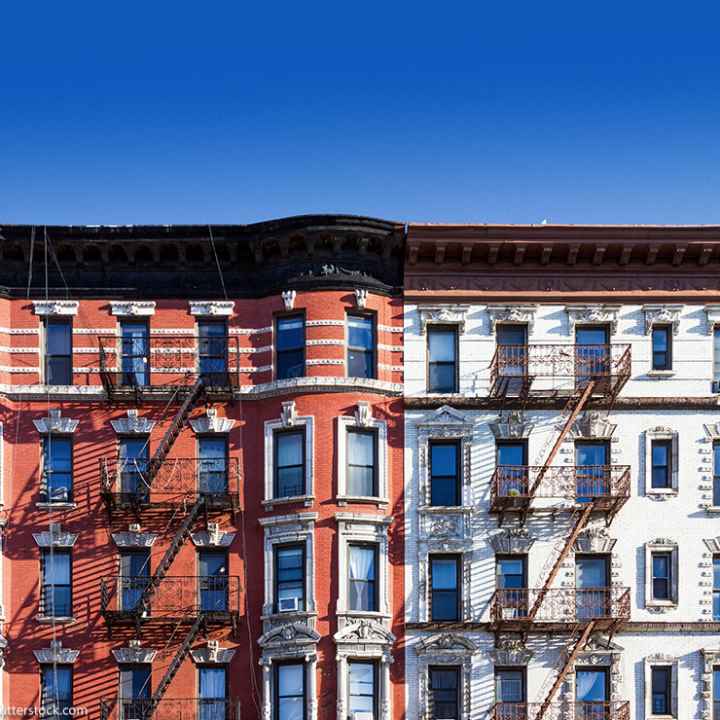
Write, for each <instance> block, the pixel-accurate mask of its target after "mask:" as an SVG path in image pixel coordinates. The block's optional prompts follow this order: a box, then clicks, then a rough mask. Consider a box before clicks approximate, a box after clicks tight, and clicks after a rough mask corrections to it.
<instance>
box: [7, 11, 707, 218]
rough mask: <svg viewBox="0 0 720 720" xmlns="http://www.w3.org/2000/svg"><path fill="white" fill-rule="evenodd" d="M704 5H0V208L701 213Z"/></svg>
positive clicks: (125, 212)
mask: <svg viewBox="0 0 720 720" xmlns="http://www.w3.org/2000/svg"><path fill="white" fill-rule="evenodd" d="M12 6H15V7H12ZM719 14H720V12H719V11H718V10H717V9H714V8H713V3H710V2H708V3H678V2H676V3H672V4H671V3H663V2H659V1H658V2H653V3H650V2H645V1H644V0H641V1H638V2H628V0H625V2H622V3H620V2H612V1H608V2H603V3H600V2H597V3H587V2H585V3H579V2H577V1H576V2H572V3H570V2H567V3H565V2H552V1H550V2H547V1H546V2H544V3H540V2H535V3H529V2H504V3H489V2H476V3H472V4H470V3H468V4H457V3H451V2H445V3H437V2H436V3H423V2H414V3H399V2H397V3H392V2H389V0H386V2H384V3H375V2H372V1H370V0H367V1H366V2H363V3H347V2H345V3H339V2H335V3H314V2H310V3H305V4H303V3H292V4H290V3H288V4H285V3H270V2H267V1H266V2H264V3H263V2H261V3H249V2H245V3H241V2H235V3H225V2H206V3H192V4H191V3H183V2H180V1H179V2H175V3H172V4H171V3H164V2H147V1H146V2H145V3H142V4H141V3H135V2H132V1H128V2H124V3H108V2H105V3H99V2H94V3H84V2H82V1H77V2H68V3H52V4H50V3H47V4H43V3H4V5H3V7H2V9H0V27H2V51H1V55H0V170H1V172H0V223H2V222H6V223H9V222H26V223H38V224H42V223H77V224H80V223H154V222H157V223H186V222H197V223H208V222H212V223H225V222H230V223H233V222H238V223H243V222H253V221H257V220H263V219H267V218H272V217H279V216H285V215H294V214H300V213H307V212H350V213H357V214H363V215H373V216H379V217H385V218H388V219H395V220H403V221H407V220H415V221H433V222H442V221H447V222H517V223H524V222H540V221H541V220H543V219H544V218H547V219H549V220H550V221H551V222H562V223H566V222H567V223H578V222H591V223H602V222H631V223H672V222H677V223H720V42H718V27H719V26H720V23H719V22H718V21H719V20H720V17H718V15H719Z"/></svg>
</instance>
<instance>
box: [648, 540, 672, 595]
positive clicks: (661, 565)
mask: <svg viewBox="0 0 720 720" xmlns="http://www.w3.org/2000/svg"><path fill="white" fill-rule="evenodd" d="M651 562H652V599H653V600H667V601H670V600H672V582H671V581H672V577H671V572H672V553H669V552H654V553H653V554H652V558H651Z"/></svg>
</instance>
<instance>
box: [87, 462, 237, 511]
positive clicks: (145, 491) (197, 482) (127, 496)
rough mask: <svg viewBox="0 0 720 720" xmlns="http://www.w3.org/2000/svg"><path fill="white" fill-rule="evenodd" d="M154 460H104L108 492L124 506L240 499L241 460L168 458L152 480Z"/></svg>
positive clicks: (103, 483) (102, 468) (102, 475)
mask: <svg viewBox="0 0 720 720" xmlns="http://www.w3.org/2000/svg"><path fill="white" fill-rule="evenodd" d="M149 468H150V458H143V459H135V458H121V457H111V458H107V457H106V458H100V480H101V486H102V489H103V491H104V492H106V493H111V494H113V495H115V496H116V498H117V499H118V500H119V501H121V502H137V503H143V502H150V501H152V500H153V498H154V497H157V498H158V499H165V497H166V496H172V495H175V496H198V495H204V496H206V497H207V498H208V499H209V500H212V499H213V498H215V499H223V498H227V497H237V496H238V492H239V488H240V461H239V460H238V458H166V459H165V460H163V461H162V462H161V463H159V464H158V465H157V467H156V468H155V469H154V472H153V477H152V483H150V482H149V481H150V477H149Z"/></svg>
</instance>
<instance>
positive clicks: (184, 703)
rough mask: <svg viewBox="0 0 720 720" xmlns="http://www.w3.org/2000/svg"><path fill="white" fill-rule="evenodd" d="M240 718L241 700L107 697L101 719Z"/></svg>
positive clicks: (176, 719) (191, 719)
mask: <svg viewBox="0 0 720 720" xmlns="http://www.w3.org/2000/svg"><path fill="white" fill-rule="evenodd" d="M150 718H152V720H240V701H239V700H229V699H228V700H209V699H206V698H183V699H179V700H178V699H172V700H171V699H167V700H166V699H164V698H163V699H162V700H161V701H160V702H159V703H157V704H155V703H153V701H152V700H150V699H147V700H145V699H143V700H125V699H123V698H111V699H106V698H103V699H102V700H101V701H100V720H150Z"/></svg>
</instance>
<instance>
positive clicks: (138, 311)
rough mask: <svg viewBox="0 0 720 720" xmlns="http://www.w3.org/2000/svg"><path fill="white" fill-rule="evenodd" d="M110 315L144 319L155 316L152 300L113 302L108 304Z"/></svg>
mask: <svg viewBox="0 0 720 720" xmlns="http://www.w3.org/2000/svg"><path fill="white" fill-rule="evenodd" d="M110 314H111V315H118V316H122V317H124V316H131V317H145V316H148V315H154V314H155V301H154V300H114V301H112V302H111V303H110Z"/></svg>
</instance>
